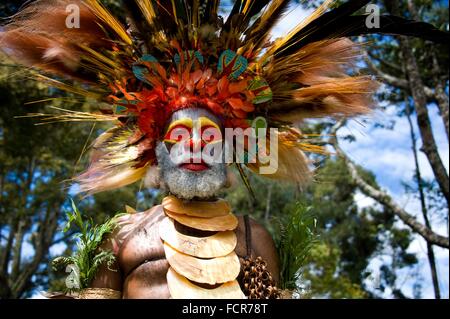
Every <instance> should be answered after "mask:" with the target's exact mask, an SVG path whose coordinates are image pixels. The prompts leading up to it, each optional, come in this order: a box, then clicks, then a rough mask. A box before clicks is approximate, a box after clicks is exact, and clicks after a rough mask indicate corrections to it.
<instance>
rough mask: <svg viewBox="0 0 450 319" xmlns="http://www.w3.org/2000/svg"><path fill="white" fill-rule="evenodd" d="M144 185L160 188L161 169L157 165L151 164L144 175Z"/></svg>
mask: <svg viewBox="0 0 450 319" xmlns="http://www.w3.org/2000/svg"><path fill="white" fill-rule="evenodd" d="M144 185H145V187H147V188H156V189H158V188H160V187H161V176H160V169H159V167H158V166H157V165H153V166H150V167H149V168H148V169H147V173H146V174H145V177H144Z"/></svg>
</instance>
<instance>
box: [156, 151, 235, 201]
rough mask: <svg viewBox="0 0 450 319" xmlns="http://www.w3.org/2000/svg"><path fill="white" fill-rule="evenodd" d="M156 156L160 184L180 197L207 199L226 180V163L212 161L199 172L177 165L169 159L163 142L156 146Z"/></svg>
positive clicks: (212, 195)
mask: <svg viewBox="0 0 450 319" xmlns="http://www.w3.org/2000/svg"><path fill="white" fill-rule="evenodd" d="M156 157H157V159H158V166H159V168H160V170H159V171H160V180H161V186H162V187H164V188H166V189H167V190H168V191H169V192H170V193H172V194H173V195H175V196H177V197H178V198H181V199H187V200H190V199H193V198H200V199H208V198H211V197H214V196H215V195H217V193H218V192H219V191H220V190H221V189H222V188H223V187H224V186H225V184H226V181H227V173H226V165H225V164H224V163H214V164H212V165H211V166H210V168H209V169H207V170H204V171H199V172H194V171H189V170H185V169H182V168H180V167H178V165H176V164H174V163H173V162H172V160H171V159H170V154H169V152H168V150H167V148H166V146H165V144H164V143H163V142H159V143H158V145H157V146H156Z"/></svg>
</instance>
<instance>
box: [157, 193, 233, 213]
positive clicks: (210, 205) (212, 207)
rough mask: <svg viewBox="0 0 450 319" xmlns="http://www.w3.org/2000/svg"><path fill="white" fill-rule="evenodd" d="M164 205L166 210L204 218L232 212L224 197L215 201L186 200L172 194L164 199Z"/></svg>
mask: <svg viewBox="0 0 450 319" xmlns="http://www.w3.org/2000/svg"><path fill="white" fill-rule="evenodd" d="M162 206H163V208H164V210H165V211H170V212H172V213H175V214H180V215H188V216H194V217H203V218H208V217H219V216H224V215H228V214H229V213H230V212H231V209H230V205H228V203H227V202H226V201H225V200H223V199H219V200H217V201H215V202H201V201H189V202H185V201H182V200H180V199H178V198H176V197H175V196H172V195H170V196H167V197H165V198H164V199H163V201H162Z"/></svg>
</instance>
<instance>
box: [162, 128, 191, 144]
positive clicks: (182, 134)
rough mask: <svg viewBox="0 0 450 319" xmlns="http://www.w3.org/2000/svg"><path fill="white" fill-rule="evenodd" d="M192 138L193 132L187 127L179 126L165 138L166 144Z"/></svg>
mask: <svg viewBox="0 0 450 319" xmlns="http://www.w3.org/2000/svg"><path fill="white" fill-rule="evenodd" d="M190 137H191V130H190V129H189V128H187V127H185V126H182V125H177V126H175V127H174V128H172V129H171V130H170V131H169V132H167V134H166V136H165V137H164V141H165V142H169V143H178V142H181V141H184V140H187V139H189V138H190Z"/></svg>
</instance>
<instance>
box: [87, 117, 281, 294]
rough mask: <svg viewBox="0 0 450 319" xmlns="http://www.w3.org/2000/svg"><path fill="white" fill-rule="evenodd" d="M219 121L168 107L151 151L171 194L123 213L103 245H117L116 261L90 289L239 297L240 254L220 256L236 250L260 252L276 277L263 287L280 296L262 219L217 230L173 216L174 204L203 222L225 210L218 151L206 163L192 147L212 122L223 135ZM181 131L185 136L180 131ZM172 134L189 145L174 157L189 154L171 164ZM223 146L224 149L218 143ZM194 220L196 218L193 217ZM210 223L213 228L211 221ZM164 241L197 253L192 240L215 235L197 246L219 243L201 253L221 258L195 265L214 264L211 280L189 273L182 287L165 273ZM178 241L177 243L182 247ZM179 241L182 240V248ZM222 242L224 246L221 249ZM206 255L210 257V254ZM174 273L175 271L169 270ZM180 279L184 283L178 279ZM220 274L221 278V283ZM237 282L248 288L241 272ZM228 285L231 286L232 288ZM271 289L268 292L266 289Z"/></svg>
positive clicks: (242, 220) (272, 249) (274, 255)
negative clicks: (159, 201) (166, 118)
mask: <svg viewBox="0 0 450 319" xmlns="http://www.w3.org/2000/svg"><path fill="white" fill-rule="evenodd" d="M221 126H222V125H221V122H220V120H219V119H218V118H217V117H216V116H215V115H214V114H212V113H211V112H209V111H207V110H205V109H202V108H186V109H182V110H179V111H177V112H175V113H173V115H172V116H171V118H170V120H169V122H168V124H167V125H166V130H165V134H164V136H166V137H167V139H164V141H161V142H158V145H157V147H156V157H157V160H158V163H159V168H160V169H159V172H158V175H159V176H158V179H161V181H160V183H161V184H162V185H161V186H162V187H163V188H164V189H165V190H166V191H167V192H169V193H170V194H172V195H171V196H169V197H166V199H165V201H163V204H162V205H158V206H155V207H153V208H151V209H149V210H148V211H145V212H141V213H135V214H131V215H126V216H123V217H121V218H120V221H119V227H118V229H117V230H116V232H115V233H114V234H113V236H111V238H110V239H109V240H108V241H107V242H106V244H105V246H104V247H103V248H104V249H112V250H113V251H114V253H115V255H116V263H115V265H114V266H113V267H109V268H108V267H106V266H105V267H103V268H102V269H101V271H100V272H99V274H98V275H97V277H96V278H95V280H94V282H93V283H92V287H93V288H110V289H113V290H117V291H121V292H122V297H123V298H169V297H171V296H172V297H178V298H180V297H181V298H187V299H192V298H200V297H206V298H211V297H222V298H239V297H243V293H242V291H241V288H240V285H239V284H237V282H233V281H235V279H237V276H238V275H239V272H240V265H239V260H238V259H237V258H236V261H237V263H236V262H235V263H233V262H230V259H229V258H223V255H228V256H230V255H233V256H235V255H237V256H238V257H239V259H241V261H242V262H243V261H244V260H245V259H246V258H249V257H251V256H253V257H256V256H258V257H262V259H263V260H264V261H265V262H266V263H267V270H268V272H269V273H270V274H271V276H272V277H273V281H272V285H273V286H272V287H267V289H266V290H265V292H264V293H266V295H267V297H269V296H272V297H274V296H276V295H277V294H276V288H275V285H276V283H277V281H278V275H279V268H278V261H277V253H276V250H275V246H274V243H273V240H272V238H271V236H270V234H269V233H268V232H267V231H266V230H265V229H264V228H263V227H262V226H261V225H259V224H257V223H256V222H255V221H254V220H252V219H245V218H244V217H238V218H237V225H235V224H234V223H233V222H234V221H233V218H232V219H231V225H230V227H229V229H230V230H228V231H226V230H225V231H219V228H217V229H215V230H213V231H211V230H202V229H198V228H208V229H211V226H209V227H208V226H207V225H203V226H202V225H198V226H197V227H198V228H197V229H196V228H193V227H189V226H186V225H183V222H184V223H185V224H186V223H187V224H189V222H187V221H186V220H185V219H183V218H181V219H180V222H178V221H177V220H176V219H177V217H175V219H173V218H171V217H170V216H172V217H173V216H174V215H175V216H177V214H176V213H174V212H171V211H170V210H169V209H172V210H177V212H178V213H181V214H183V213H187V214H189V211H184V212H183V208H184V209H186V210H189V209H192V210H194V212H193V213H194V214H195V213H198V214H195V215H196V216H199V217H200V220H201V219H205V220H206V219H208V217H211V216H217V217H219V218H220V217H221V216H227V215H229V214H230V208H229V206H228V205H227V204H226V203H225V202H224V201H223V200H219V199H218V197H217V194H218V192H219V191H220V190H221V189H222V188H223V187H224V186H225V185H226V184H227V178H228V174H227V171H226V170H227V167H226V163H224V161H223V159H224V156H222V155H223V154H220V155H221V156H219V159H220V160H219V161H217V162H214V161H210V163H209V164H208V163H205V161H203V160H202V161H199V163H194V160H193V155H194V154H193V153H194V152H193V151H192V148H191V147H189V146H192V145H195V144H198V145H200V148H199V152H200V156H201V153H202V151H203V150H204V149H205V146H206V145H207V144H208V143H207V142H206V143H205V142H204V141H203V142H202V136H201V132H204V130H205V128H214V129H217V130H219V132H218V134H217V136H222V135H223V134H222V133H221V132H222V131H223V127H221ZM183 129H184V130H185V131H186V132H187V133H188V135H184V134H183ZM177 131H178V132H177ZM171 135H172V136H173V138H175V139H177V138H178V137H179V136H180V135H184V136H183V137H184V138H185V139H184V140H181V141H180V142H179V143H180V144H185V145H187V146H188V147H182V148H181V150H182V152H181V154H178V155H177V157H183V154H188V157H186V158H185V160H183V161H181V163H178V164H175V163H174V162H173V161H172V159H171V156H170V150H174V145H175V144H174V142H175V141H174V140H171V139H170V136H171ZM215 142H217V141H215ZM182 146H184V145H182ZM220 151H221V152H222V151H223V147H222V148H221V149H220ZM148 178H152V177H148ZM153 186H155V185H153ZM165 209H166V211H167V212H169V214H170V215H169V216H167V215H166V214H165V212H164V210H165ZM221 211H223V212H221ZM180 216H182V215H180ZM186 217H189V215H184V218H186ZM195 218H197V217H195V216H194V219H195ZM197 219H198V218H197ZM213 219H214V217H213ZM162 222H163V223H168V224H170V226H171V227H170V226H169V227H165V228H164V229H163V228H162V227H161V223H162ZM246 223H247V225H246ZM212 224H213V228H214V222H213V223H212ZM226 228H227V227H226V226H225V229H226ZM167 231H168V232H170V231H172V232H173V233H174V234H173V236H171V235H170V234H162V233H161V232H167ZM219 233H222V234H224V236H222V237H220V238H218V237H217V235H218V234H219ZM225 234H226V235H225ZM166 236H167V237H166ZM161 237H163V238H161ZM171 237H175V238H171ZM164 239H167V240H168V241H169V244H172V245H174V246H177V247H176V248H178V249H180V250H184V253H186V254H196V251H195V249H190V248H191V247H190V246H191V245H197V246H198V245H199V244H198V242H197V241H198V239H200V240H201V241H203V243H205V242H206V241H207V240H211V241H212V242H211V243H207V244H206V246H205V247H202V249H203V248H204V249H205V250H208V248H210V249H212V250H214V247H207V245H210V246H213V245H215V244H217V242H219V243H220V241H222V242H223V244H222V247H219V248H216V249H217V250H214V251H212V252H211V253H210V252H206V255H201V254H200V255H201V256H207V257H208V258H211V257H219V258H216V259H217V260H219V262H218V263H215V264H213V265H212V264H211V263H210V264H205V265H202V264H201V263H199V264H197V267H204V269H202V270H203V271H204V272H206V271H208V267H213V271H214V270H216V272H214V273H213V274H212V277H213V278H212V279H213V280H214V281H215V282H214V283H210V284H208V283H205V282H195V279H196V278H198V279H197V280H200V281H202V279H204V278H199V277H196V276H195V274H194V275H193V276H194V277H193V278H192V280H191V281H190V284H188V285H183V282H182V281H183V278H181V280H180V279H178V278H173V277H168V271H169V267H171V260H168V259H167V258H166V255H165V249H164V245H168V244H167V242H166V241H165V240H164ZM186 240H188V241H189V244H188V245H186V244H185V241H186ZM180 243H181V245H179V244H180ZM228 243H229V244H230V245H228ZM183 244H185V245H184V246H183ZM186 246H187V247H186ZM223 246H229V247H225V249H222V248H224V247H223ZM166 249H167V248H166ZM174 249H175V247H174ZM197 250H199V249H197ZM196 255H198V254H196ZM220 260H221V261H220ZM199 261H202V259H199ZM207 261H208V262H210V261H211V259H208V260H207ZM188 262H189V261H188ZM236 266H237V268H236V270H237V271H235V272H234V274H232V276H231V277H222V276H223V272H225V271H226V269H227V268H230V267H236ZM174 267H177V264H176V263H174ZM171 271H172V272H174V270H171ZM241 277H242V275H241ZM230 279H232V280H230ZM179 280H180V281H181V283H178V281H179ZM224 280H226V281H225V283H224V282H223V281H224ZM239 280H240V284H241V286H242V288H243V289H244V290H245V287H244V284H243V278H239ZM168 281H169V282H168ZM170 281H177V282H170ZM180 285H183V287H184V288H183V289H181V288H180V287H179V286H180ZM229 286H231V287H232V288H231V289H229ZM170 288H172V289H170ZM224 288H227V289H228V290H225V289H224ZM269 288H270V289H271V291H269Z"/></svg>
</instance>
